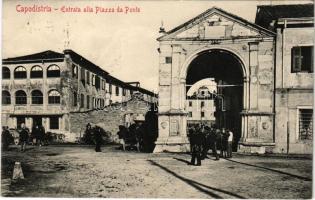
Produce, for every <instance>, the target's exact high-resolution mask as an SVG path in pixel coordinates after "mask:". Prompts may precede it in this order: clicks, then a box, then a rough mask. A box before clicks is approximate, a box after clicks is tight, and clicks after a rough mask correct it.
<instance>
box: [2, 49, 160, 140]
mask: <svg viewBox="0 0 315 200" xmlns="http://www.w3.org/2000/svg"><path fill="white" fill-rule="evenodd" d="M2 63H3V66H2V76H3V77H4V78H3V80H2V125H3V126H9V128H13V129H15V128H17V127H18V126H19V125H20V124H21V123H25V124H26V126H27V127H28V128H29V129H31V128H32V127H33V125H34V123H35V122H38V123H40V124H42V125H43V126H44V128H45V130H46V131H50V132H55V133H60V134H64V135H65V138H66V140H67V141H74V140H75V138H76V136H77V135H78V132H73V131H78V129H73V127H72V126H71V123H75V120H74V119H81V117H80V116H78V117H75V116H74V115H76V114H74V113H84V112H90V111H93V110H96V109H103V108H104V107H107V106H109V105H111V104H112V103H116V104H117V103H123V102H127V101H130V100H131V97H132V95H133V94H142V95H143V99H144V100H145V101H147V102H151V103H156V95H155V94H153V93H152V92H150V91H147V90H145V89H143V88H140V87H135V86H132V85H129V84H127V83H124V82H123V81H121V80H119V79H117V78H115V77H113V76H111V75H109V74H108V73H107V72H106V71H104V70H102V69H101V68H100V67H99V66H96V65H95V64H93V63H92V62H90V61H88V60H87V59H85V58H84V57H82V56H80V55H79V54H77V53H75V52H74V51H72V50H65V51H64V53H63V54H61V53H57V52H53V51H46V52H41V53H37V54H32V55H27V56H21V57H15V58H8V59H3V62H2ZM35 66H36V68H35ZM51 66H53V67H54V68H50V67H51ZM34 69H38V70H39V72H35V73H34V71H35V70H34ZM49 69H55V71H53V73H55V74H53V75H49V73H51V72H49ZM19 71H21V72H19ZM36 73H37V75H36ZM25 74H26V75H25ZM17 91H19V92H18V93H17ZM21 91H22V92H21ZM34 91H36V94H37V96H34V94H35V93H34ZM20 93H21V94H23V96H21V97H20V96H18V94H20ZM24 93H25V95H24ZM16 101H18V102H16ZM78 115H82V114H78ZM93 116H94V115H93ZM96 119H102V118H97V117H95V120H96ZM82 120H83V118H82ZM82 120H81V121H82Z"/></svg>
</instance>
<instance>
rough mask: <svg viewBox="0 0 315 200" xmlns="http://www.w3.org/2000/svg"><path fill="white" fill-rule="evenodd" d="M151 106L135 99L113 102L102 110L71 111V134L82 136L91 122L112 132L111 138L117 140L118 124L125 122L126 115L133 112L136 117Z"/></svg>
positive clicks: (144, 112) (76, 136)
mask: <svg viewBox="0 0 315 200" xmlns="http://www.w3.org/2000/svg"><path fill="white" fill-rule="evenodd" d="M150 107H151V106H150V104H148V103H147V102H144V101H141V100H137V99H133V100H130V101H128V102H125V103H118V104H113V105H111V106H108V107H106V108H105V109H102V110H91V111H88V112H72V113H69V122H70V134H71V135H72V136H74V135H75V138H78V137H82V136H83V134H84V131H85V128H86V125H87V123H90V124H92V125H98V126H100V127H102V128H103V129H104V130H105V131H108V132H110V133H111V140H112V141H114V142H115V141H116V142H117V139H118V136H117V132H118V126H119V125H124V124H125V115H126V114H133V116H135V117H136V116H137V115H139V114H141V115H145V114H146V113H147V112H148V111H149V109H150ZM71 138H74V137H71Z"/></svg>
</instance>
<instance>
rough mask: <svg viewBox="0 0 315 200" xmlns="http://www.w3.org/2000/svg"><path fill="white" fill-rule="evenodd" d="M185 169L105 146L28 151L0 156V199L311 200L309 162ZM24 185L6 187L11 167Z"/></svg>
mask: <svg viewBox="0 0 315 200" xmlns="http://www.w3.org/2000/svg"><path fill="white" fill-rule="evenodd" d="M209 158H210V159H206V160H204V161H203V162H202V166H190V165H187V163H188V161H189V160H190V155H189V154H173V153H161V154H144V153H137V152H135V151H127V152H122V151H121V150H118V149H117V146H106V147H103V148H102V152H100V153H96V152H94V149H93V147H88V146H45V147H32V146H29V147H28V149H27V151H26V152H24V153H22V152H19V151H18V149H17V148H16V147H11V149H10V151H5V152H2V170H1V175H2V176H1V183H2V184H1V191H2V196H11V197H12V196H18V197H21V196H23V197H111V198H116V197H120V198H268V199H269V198H281V199H284V198H290V199H296V198H311V196H312V160H310V159H302V158H279V157H261V156H244V155H235V156H233V158H232V159H229V160H227V159H220V160H219V161H214V159H213V157H211V155H209ZM15 161H19V162H21V164H22V169H23V172H24V176H25V179H24V180H18V181H11V178H12V172H13V167H14V162H15Z"/></svg>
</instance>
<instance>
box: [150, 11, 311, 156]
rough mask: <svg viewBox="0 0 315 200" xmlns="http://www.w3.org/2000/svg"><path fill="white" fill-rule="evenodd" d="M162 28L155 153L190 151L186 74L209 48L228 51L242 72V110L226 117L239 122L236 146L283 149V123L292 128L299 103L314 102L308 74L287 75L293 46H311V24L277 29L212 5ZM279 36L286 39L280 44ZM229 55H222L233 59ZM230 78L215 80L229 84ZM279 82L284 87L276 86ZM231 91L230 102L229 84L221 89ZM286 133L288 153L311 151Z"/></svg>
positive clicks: (245, 149)
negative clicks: (182, 21) (266, 26)
mask: <svg viewBox="0 0 315 200" xmlns="http://www.w3.org/2000/svg"><path fill="white" fill-rule="evenodd" d="M161 30H162V36H161V37H160V38H158V41H159V42H160V45H159V53H160V69H159V138H158V140H157V142H156V144H157V146H156V149H155V152H161V151H165V150H167V151H188V150H189V144H188V139H187V109H186V105H185V103H186V92H187V91H186V84H187V80H188V78H187V77H188V76H189V72H190V71H189V70H190V68H191V66H193V67H195V66H196V65H193V64H192V63H193V62H194V61H195V60H197V59H199V57H201V56H203V55H205V54H209V52H210V53H211V52H215V53H216V55H220V54H221V53H225V55H227V54H229V56H231V57H233V59H235V60H237V61H238V63H239V66H238V67H239V68H241V71H242V78H239V79H242V80H239V83H241V85H242V88H241V92H240V93H239V94H238V96H239V99H240V101H242V103H241V104H240V105H241V109H240V110H234V111H232V114H234V115H235V117H234V118H233V117H232V118H230V120H234V121H236V122H235V125H232V126H231V127H228V128H233V127H237V126H240V127H239V128H238V130H239V132H240V133H238V132H237V130H236V136H237V135H239V136H240V138H239V141H238V151H240V152H251V153H266V152H282V151H281V149H282V148H284V146H285V145H284V143H286V139H285V137H286V124H287V122H290V127H289V128H290V130H291V131H293V132H292V133H295V130H296V125H297V119H296V116H297V114H296V113H297V111H296V110H297V108H298V107H299V105H301V106H302V105H305V106H308V107H312V103H311V102H312V101H313V99H312V95H313V93H312V84H313V83H312V82H313V76H312V74H291V73H290V72H289V71H288V69H289V68H290V67H289V66H290V60H291V47H292V46H293V45H301V44H303V43H305V44H306V43H307V44H308V45H313V36H312V34H313V29H312V28H307V29H303V28H302V29H300V30H299V29H296V28H295V29H293V30H290V29H282V30H283V33H282V32H281V31H280V30H278V31H277V32H275V31H273V30H268V29H267V28H264V27H261V26H258V25H257V24H253V23H251V22H248V21H246V20H244V19H242V18H239V17H237V16H235V15H232V14H230V13H227V12H225V11H224V10H221V9H219V8H211V9H209V10H207V11H206V12H204V13H202V14H201V15H199V16H197V17H195V18H193V19H192V20H190V21H188V22H186V23H184V24H182V25H180V26H178V27H176V28H174V29H172V30H170V31H168V32H166V33H165V32H163V29H161ZM281 34H285V35H286V36H285V37H284V40H281V39H280V38H281V37H282V36H281ZM281 41H284V43H285V44H286V45H285V47H283V48H282V46H281V45H282V44H281ZM294 43H295V44H294ZM282 53H283V57H281V54H282ZM229 56H225V58H226V59H232V58H229ZM217 58H218V57H217ZM281 58H282V59H281ZM213 59H215V57H213ZM280 60H283V62H285V63H286V65H282V64H281V62H280ZM199 65H200V63H199ZM281 66H283V67H282V68H281ZM209 67H210V66H209ZM235 67H237V66H235ZM284 68H286V69H284ZM279 70H280V71H281V70H282V74H281V73H280V72H279ZM281 76H282V79H281V78H280V77H281ZM285 79H286V80H285ZM228 81H229V80H224V81H221V83H220V81H217V82H218V84H222V83H223V84H227V83H228ZM282 81H283V85H285V87H279V84H280V82H282ZM229 92H230V97H229V98H230V101H232V102H233V101H236V99H235V98H234V96H233V95H232V94H233V89H230V90H229V89H226V91H225V93H226V94H228V93H229ZM233 98H234V99H235V100H234V99H233ZM302 99H305V100H304V101H302ZM306 99H307V100H306ZM300 100H301V101H300ZM280 101H281V102H280ZM302 102H303V103H302ZM231 105H232V104H231ZM233 112H234V113H233ZM238 115H239V116H241V117H240V118H238V117H237V116H238ZM288 117H289V118H290V119H288ZM238 124H239V125H238ZM290 133H291V132H290ZM290 137H291V140H290V141H291V142H292V144H291V150H292V151H290V152H292V153H298V152H300V153H310V150H311V147H310V145H305V143H307V142H305V141H302V142H298V141H297V140H296V135H295V134H291V135H290ZM309 144H310V143H309Z"/></svg>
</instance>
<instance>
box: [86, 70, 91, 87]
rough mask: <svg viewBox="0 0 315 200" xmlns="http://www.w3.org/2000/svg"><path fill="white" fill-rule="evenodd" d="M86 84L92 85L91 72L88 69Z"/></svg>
mask: <svg viewBox="0 0 315 200" xmlns="http://www.w3.org/2000/svg"><path fill="white" fill-rule="evenodd" d="M86 84H88V85H90V72H89V71H86Z"/></svg>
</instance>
